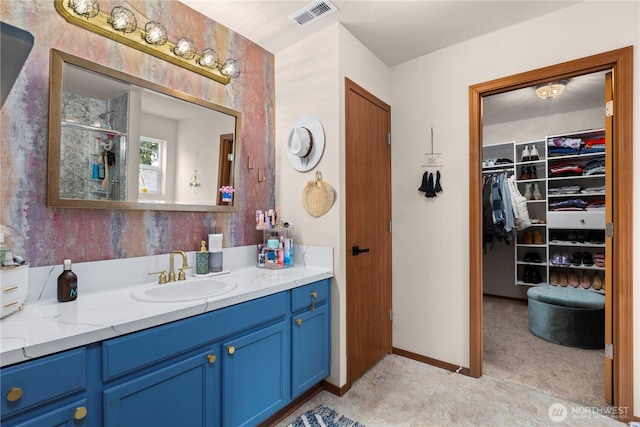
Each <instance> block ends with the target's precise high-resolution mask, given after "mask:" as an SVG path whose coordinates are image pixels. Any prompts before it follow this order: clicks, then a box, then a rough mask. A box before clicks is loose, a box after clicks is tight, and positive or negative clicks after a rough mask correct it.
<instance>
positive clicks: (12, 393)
mask: <svg viewBox="0 0 640 427" xmlns="http://www.w3.org/2000/svg"><path fill="white" fill-rule="evenodd" d="M21 397H22V389H21V388H20V387H11V388H10V389H9V391H8V392H7V400H8V401H9V402H15V401H16V400H18V399H20V398H21Z"/></svg>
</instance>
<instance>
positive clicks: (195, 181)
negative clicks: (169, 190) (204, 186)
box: [189, 170, 200, 193]
mask: <svg viewBox="0 0 640 427" xmlns="http://www.w3.org/2000/svg"><path fill="white" fill-rule="evenodd" d="M189 187H190V188H191V191H193V192H194V193H195V192H196V191H198V187H200V178H199V177H198V171H197V170H194V171H193V175H191V179H190V180H189Z"/></svg>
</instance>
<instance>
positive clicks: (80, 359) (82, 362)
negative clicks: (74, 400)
mask: <svg viewBox="0 0 640 427" xmlns="http://www.w3.org/2000/svg"><path fill="white" fill-rule="evenodd" d="M86 360H87V358H86V350H85V349H84V348H80V349H76V350H69V351H66V352H64V353H60V354H56V355H53V356H48V357H43V358H41V359H37V360H33V361H30V362H24V363H21V364H19V365H16V366H10V367H8V368H5V369H3V370H2V386H1V388H2V396H3V397H2V416H3V417H5V416H8V415H10V414H13V413H17V412H20V411H23V410H25V409H29V408H31V407H33V406H36V405H39V404H42V403H46V402H48V401H52V400H54V399H57V398H60V397H63V396H66V395H70V394H72V393H76V392H80V391H83V390H85V388H86V387H87V367H86Z"/></svg>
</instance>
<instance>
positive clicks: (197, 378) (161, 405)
mask: <svg viewBox="0 0 640 427" xmlns="http://www.w3.org/2000/svg"><path fill="white" fill-rule="evenodd" d="M217 358H218V355H216V354H215V351H214V349H213V348H204V349H202V350H201V351H198V352H195V353H194V354H193V355H190V356H186V357H180V358H177V359H176V361H175V362H174V363H169V364H167V365H166V366H163V367H161V368H159V369H157V370H153V371H151V372H149V373H147V374H145V375H142V376H138V377H135V378H134V379H132V380H130V381H126V382H123V383H120V384H118V385H116V386H113V387H109V388H107V389H105V390H104V392H103V399H104V426H105V427H116V426H118V427H158V426H215V425H218V422H217V420H218V418H217V417H218V416H219V415H218V414H219V408H217V407H216V405H214V402H216V401H217V400H218V401H219V400H220V396H219V393H218V389H217V387H216V377H217V375H216V372H215V362H216V360H217ZM216 411H217V412H216Z"/></svg>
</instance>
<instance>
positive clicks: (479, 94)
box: [469, 46, 634, 421]
mask: <svg viewBox="0 0 640 427" xmlns="http://www.w3.org/2000/svg"><path fill="white" fill-rule="evenodd" d="M609 69H611V70H613V78H614V82H613V85H614V88H613V95H614V115H613V122H614V136H613V144H614V146H615V150H613V156H612V157H613V158H612V161H613V169H614V171H615V173H614V176H613V186H614V188H613V191H612V199H611V200H612V201H613V206H614V212H613V221H614V227H615V229H614V238H613V251H614V253H615V257H614V258H613V260H610V264H609V265H610V267H611V268H612V272H613V282H614V283H613V305H614V312H613V322H614V331H613V348H614V352H613V364H614V366H615V369H614V374H613V382H614V384H613V394H614V396H613V397H614V400H613V402H614V406H616V407H618V408H621V409H622V408H625V407H626V408H627V410H626V413H625V414H622V415H621V417H620V419H621V420H622V421H630V420H631V419H632V417H633V410H634V407H633V403H634V402H633V315H632V309H633V298H632V296H633V295H632V291H633V47H632V46H629V47H625V48H622V49H617V50H613V51H609V52H605V53H601V54H598V55H593V56H589V57H586V58H581V59H577V60H573V61H569V62H564V63H561V64H557V65H552V66H549V67H545V68H540V69H537V70H533V71H528V72H524V73H521V74H516V75H513V76H509V77H504V78H501V79H496V80H492V81H488V82H485V83H480V84H477V85H473V86H470V87H469V348H470V356H469V360H470V364H469V374H470V376H472V377H476V378H478V377H480V376H481V375H482V357H483V354H482V351H483V348H482V345H483V342H482V341H483V336H482V333H483V327H482V326H483V325H482V321H483V319H482V317H483V313H482V277H483V276H482V269H483V265H482V189H481V186H482V182H481V176H482V168H481V159H482V115H483V111H482V98H483V97H484V96H490V95H495V94H498V93H502V92H508V91H511V90H515V89H521V88H524V87H531V86H534V85H536V84H540V83H543V82H546V81H549V80H557V79H564V78H570V77H574V76H578V75H583V74H589V73H594V72H598V71H604V70H609ZM607 196H608V195H607ZM608 197H609V196H608Z"/></svg>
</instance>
